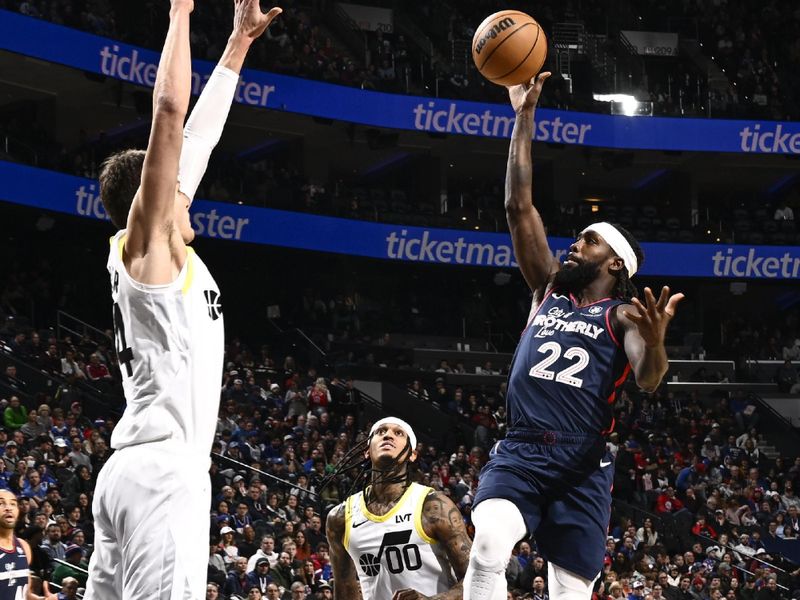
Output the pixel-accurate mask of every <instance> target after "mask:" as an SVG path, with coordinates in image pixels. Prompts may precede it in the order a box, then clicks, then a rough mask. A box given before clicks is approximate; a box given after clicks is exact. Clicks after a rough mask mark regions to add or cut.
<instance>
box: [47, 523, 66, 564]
mask: <svg viewBox="0 0 800 600" xmlns="http://www.w3.org/2000/svg"><path fill="white" fill-rule="evenodd" d="M41 547H42V549H43V550H44V551H45V552H46V553H47V555H48V556H49V557H50V559H51V560H52V559H54V558H57V559H59V560H64V556H65V555H66V549H67V547H66V545H64V543H63V542H62V541H61V528H60V527H59V526H58V525H56V524H55V523H52V524H51V525H48V526H47V530H46V537H45V539H44V540H42V543H41Z"/></svg>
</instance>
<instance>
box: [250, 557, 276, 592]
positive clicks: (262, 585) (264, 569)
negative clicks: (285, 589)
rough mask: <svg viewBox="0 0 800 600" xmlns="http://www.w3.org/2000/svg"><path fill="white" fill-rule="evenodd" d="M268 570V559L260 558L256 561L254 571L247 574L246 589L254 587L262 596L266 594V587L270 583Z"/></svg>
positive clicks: (270, 578)
mask: <svg viewBox="0 0 800 600" xmlns="http://www.w3.org/2000/svg"><path fill="white" fill-rule="evenodd" d="M269 570H270V565H269V559H267V558H263V557H262V558H259V559H258V560H256V563H255V567H254V569H253V570H252V571H250V572H248V573H247V584H248V588H249V587H253V586H255V587H257V588H258V589H259V590H260V591H261V593H262V594H266V593H267V586H268V585H269V584H270V583H272V577H271V576H270V574H269Z"/></svg>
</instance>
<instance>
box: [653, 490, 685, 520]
mask: <svg viewBox="0 0 800 600" xmlns="http://www.w3.org/2000/svg"><path fill="white" fill-rule="evenodd" d="M682 509H683V502H681V501H680V499H678V498H677V497H676V496H675V489H674V488H673V487H672V486H670V487H668V488H667V489H666V490H664V491H663V492H662V493H661V494H660V495H659V496H658V500H657V501H656V510H657V511H658V512H659V513H662V514H669V513H676V512H678V511H679V510H682Z"/></svg>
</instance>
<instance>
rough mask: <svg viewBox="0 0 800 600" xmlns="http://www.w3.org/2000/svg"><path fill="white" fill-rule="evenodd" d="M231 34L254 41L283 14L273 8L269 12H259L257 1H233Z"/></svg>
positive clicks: (280, 9) (281, 10) (280, 10)
mask: <svg viewBox="0 0 800 600" xmlns="http://www.w3.org/2000/svg"><path fill="white" fill-rule="evenodd" d="M233 4H234V7H233V32H234V33H235V34H236V33H238V34H241V35H244V36H246V37H247V38H249V39H251V40H254V39H256V38H257V37H258V36H260V35H261V34H262V33H264V32H265V31H266V30H267V27H269V24H270V23H272V21H273V20H274V19H275V17H277V16H278V15H279V14H281V13H282V12H283V9H282V8H280V7H278V6H273V7H272V8H271V9H269V12H267V13H263V12H261V6H260V5H259V2H258V0H233Z"/></svg>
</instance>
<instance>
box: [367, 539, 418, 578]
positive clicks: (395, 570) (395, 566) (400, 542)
mask: <svg viewBox="0 0 800 600" xmlns="http://www.w3.org/2000/svg"><path fill="white" fill-rule="evenodd" d="M410 540H411V530H410V529H406V530H404V531H390V532H388V533H386V534H384V536H383V540H381V545H380V548H378V554H372V553H371V552H365V553H364V554H362V555H361V556H360V557H359V559H358V565H359V566H360V567H361V570H362V571H364V575H366V576H367V577H375V576H376V575H378V573H380V572H381V566H382V565H381V559H382V558H384V557H385V558H386V568H387V569H388V570H389V572H390V573H392V574H393V575H397V574H399V573H402V572H403V571H416V570H417V569H419V568H420V567H422V555H421V554H420V551H419V546H417V545H416V544H409V543H408V542H409V541H410Z"/></svg>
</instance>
